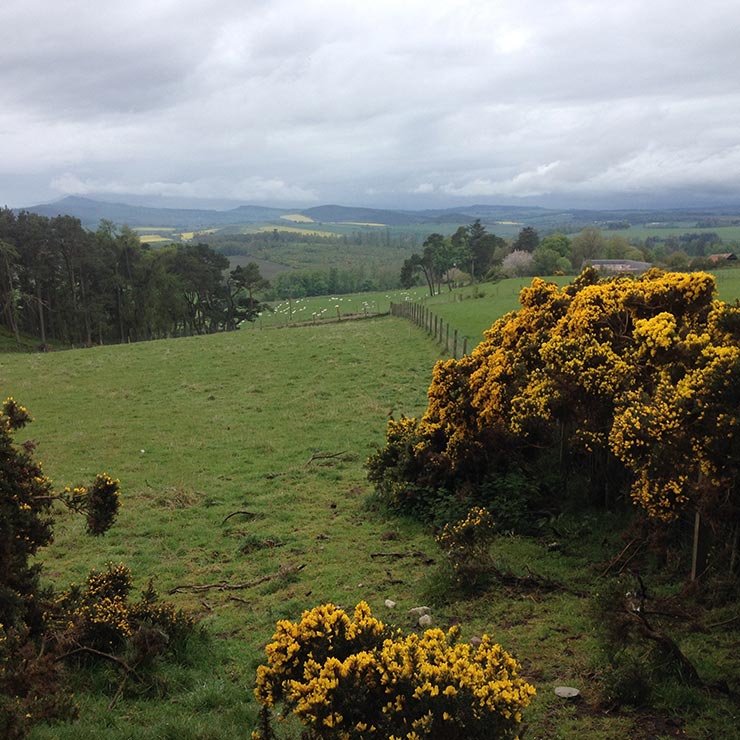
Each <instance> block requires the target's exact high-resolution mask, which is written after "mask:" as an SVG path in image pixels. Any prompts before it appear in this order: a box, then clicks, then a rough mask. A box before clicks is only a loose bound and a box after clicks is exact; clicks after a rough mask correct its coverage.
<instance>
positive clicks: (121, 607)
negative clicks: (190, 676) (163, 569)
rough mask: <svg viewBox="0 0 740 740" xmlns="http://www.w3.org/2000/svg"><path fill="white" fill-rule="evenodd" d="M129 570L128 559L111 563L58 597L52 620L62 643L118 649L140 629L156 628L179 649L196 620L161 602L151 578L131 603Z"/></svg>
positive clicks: (131, 581) (169, 642)
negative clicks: (178, 646) (179, 642)
mask: <svg viewBox="0 0 740 740" xmlns="http://www.w3.org/2000/svg"><path fill="white" fill-rule="evenodd" d="M132 588H133V578H132V575H131V570H130V569H129V568H128V566H126V565H125V564H124V563H118V564H117V565H114V564H113V563H108V565H107V567H106V569H105V570H103V571H95V570H93V571H91V572H90V574H89V575H88V577H87V579H86V580H85V583H84V584H83V585H76V584H72V585H71V586H70V588H69V589H68V590H67V591H64V592H62V593H61V594H60V595H59V596H58V597H57V598H56V599H55V601H54V605H53V607H52V608H51V609H50V612H49V619H50V621H52V623H53V624H54V626H55V630H56V632H57V635H58V637H59V640H60V641H61V642H63V643H64V644H72V645H79V646H86V647H91V648H94V649H96V650H104V651H113V652H117V651H120V650H124V649H126V648H127V647H128V646H129V643H130V641H131V640H132V639H134V640H135V639H136V635H137V633H138V632H139V631H140V630H142V629H144V628H146V629H148V628H150V627H155V628H156V629H157V630H159V631H160V632H161V633H162V634H163V635H165V636H166V643H165V644H163V645H162V646H159V647H158V648H157V649H158V650H159V648H160V647H161V648H162V649H164V648H165V645H166V648H167V649H169V650H171V649H175V648H177V644H176V643H177V642H178V641H182V639H184V638H185V637H187V635H188V634H189V633H191V632H192V631H193V628H194V623H193V620H192V619H191V618H190V617H189V616H188V615H187V614H185V613H184V612H183V611H181V610H177V609H175V606H174V605H173V604H172V603H170V602H166V601H165V602H160V601H159V600H158V596H157V593H156V591H155V590H154V588H153V586H152V584H151V582H150V583H149V586H148V587H147V589H146V590H145V591H144V592H143V593H142V596H141V598H140V599H139V600H138V601H131V600H130V599H129V594H130V593H131V590H132Z"/></svg>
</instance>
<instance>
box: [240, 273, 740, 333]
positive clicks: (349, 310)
mask: <svg viewBox="0 0 740 740" xmlns="http://www.w3.org/2000/svg"><path fill="white" fill-rule="evenodd" d="M545 279H546V280H550V281H553V282H556V283H557V284H558V285H567V284H568V283H569V282H570V281H571V280H572V279H573V277H572V276H560V277H548V278H545ZM715 279H716V281H717V297H718V298H720V299H721V300H724V301H729V302H733V301H735V300H738V299H740V269H733V268H730V269H725V270H717V271H716V272H715ZM531 282H532V278H529V277H527V278H508V279H506V280H501V281H499V282H496V283H481V284H480V285H477V286H472V287H471V286H467V287H464V288H455V289H454V290H452V291H449V290H447V288H443V289H442V292H441V293H439V294H438V295H436V296H433V297H430V296H429V292H428V290H427V289H426V288H424V287H422V286H416V287H415V288H411V289H409V290H396V291H379V292H373V293H354V294H351V295H339V296H319V297H311V298H299V299H295V300H292V301H282V302H281V303H277V304H275V305H274V306H273V313H270V312H265V313H264V314H263V316H261V317H260V319H258V320H257V322H255V325H254V326H255V327H256V328H260V327H272V326H286V325H288V324H290V323H303V322H319V321H325V320H332V321H333V320H336V318H337V307H338V310H339V315H340V316H345V315H346V314H362V313H364V312H367V313H385V312H387V311H388V310H389V307H390V303H391V302H394V303H402V302H404V301H409V300H410V301H423V303H424V304H425V305H426V306H428V307H429V310H430V311H432V312H433V313H435V314H436V315H437V316H439V317H440V318H442V319H443V320H444V321H445V322H447V323H449V324H450V325H451V326H452V327H453V328H456V329H457V330H458V332H459V333H460V336H461V337H467V338H468V343H469V346H471V347H472V346H474V345H475V344H477V343H478V342H479V341H480V340H481V339H482V338H483V332H484V331H485V330H486V329H488V328H489V327H490V326H491V324H492V323H493V322H494V321H495V320H496V319H497V318H498V317H499V316H503V315H504V314H505V313H507V312H508V311H514V310H516V309H517V308H518V306H519V293H520V292H521V290H522V288H524V287H526V286H528V285H530V284H531Z"/></svg>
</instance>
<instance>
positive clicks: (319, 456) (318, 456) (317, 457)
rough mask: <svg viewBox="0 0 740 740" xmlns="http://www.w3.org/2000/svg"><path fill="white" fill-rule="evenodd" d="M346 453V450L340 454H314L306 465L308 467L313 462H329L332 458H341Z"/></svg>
mask: <svg viewBox="0 0 740 740" xmlns="http://www.w3.org/2000/svg"><path fill="white" fill-rule="evenodd" d="M346 453H347V450H342V451H341V452H314V453H313V455H311V457H309V458H308V462H307V463H306V465H310V464H311V463H312V462H313V461H314V460H330V459H331V458H333V457H341V456H342V455H345V454H346Z"/></svg>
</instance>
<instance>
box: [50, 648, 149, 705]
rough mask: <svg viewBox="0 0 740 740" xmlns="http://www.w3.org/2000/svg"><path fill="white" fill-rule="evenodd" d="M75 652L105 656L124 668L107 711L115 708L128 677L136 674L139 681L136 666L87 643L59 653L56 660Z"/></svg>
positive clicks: (139, 677)
mask: <svg viewBox="0 0 740 740" xmlns="http://www.w3.org/2000/svg"><path fill="white" fill-rule="evenodd" d="M77 653H90V655H96V656H97V657H99V658H106V659H107V660H110V661H112V662H113V663H116V664H117V665H119V666H120V667H121V668H123V670H124V674H123V679H121V683H120V684H118V689H116V693H115V694H114V695H113V698H112V699H111V700H110V702H109V703H108V711H111V710H113V709H114V708H115V706H116V704H117V703H118V700H119V699H120V698H121V694H123V689H124V688H125V686H126V683H127V682H128V679H129V677H131V676H136V678H137V679H138V680H139V681H141V680H142V679H141V676H139V675H138V674H137V673H136V668H135V667H134V666H130V665H129V664H128V663H127V662H126V661H125V660H122V659H121V658H119V657H118V656H116V655H111V654H110V653H104V652H103V651H102V650H96V649H95V648H91V647H88V646H87V645H80V646H79V647H76V648H75V649H74V650H70V651H69V652H66V653H64V654H62V655H60V656H59V657H58V658H57V660H63V659H64V658H69V657H71V656H72V655H76V654H77Z"/></svg>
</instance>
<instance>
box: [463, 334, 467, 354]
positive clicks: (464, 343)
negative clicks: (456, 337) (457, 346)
mask: <svg viewBox="0 0 740 740" xmlns="http://www.w3.org/2000/svg"><path fill="white" fill-rule="evenodd" d="M467 354H468V338H467V337H463V357H465V355H467Z"/></svg>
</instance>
